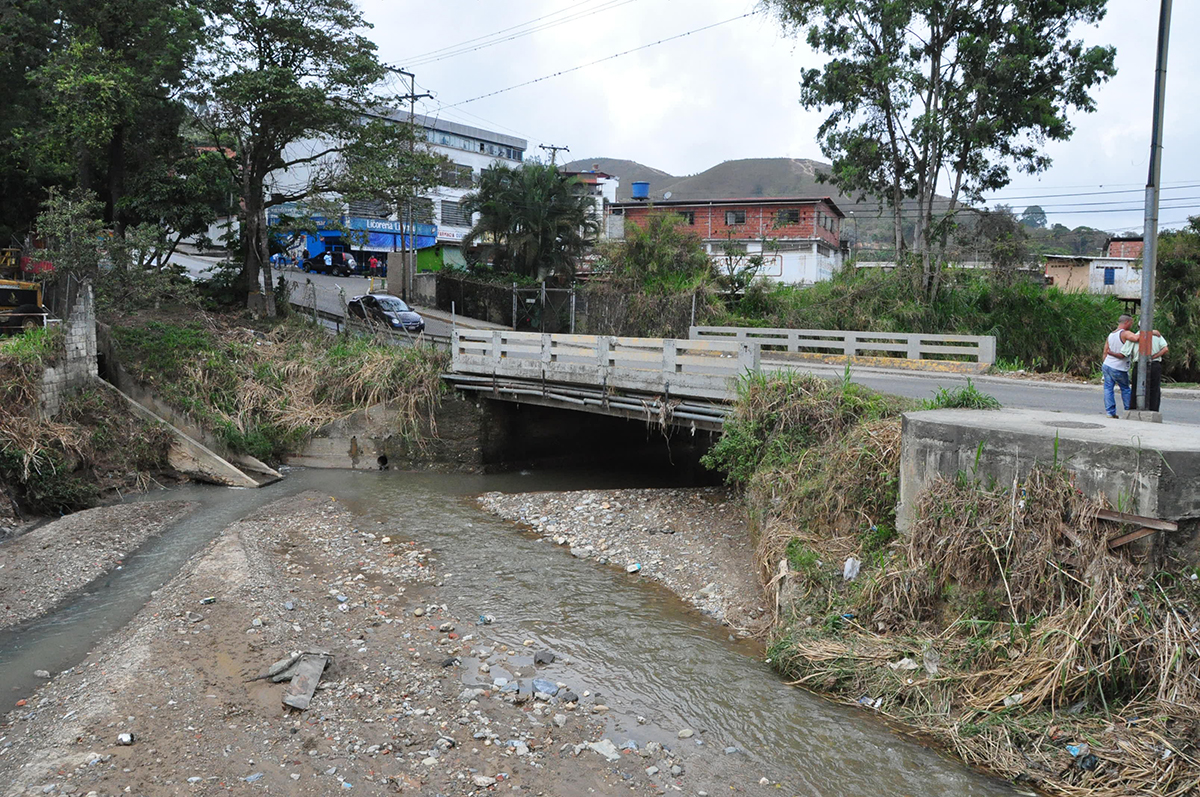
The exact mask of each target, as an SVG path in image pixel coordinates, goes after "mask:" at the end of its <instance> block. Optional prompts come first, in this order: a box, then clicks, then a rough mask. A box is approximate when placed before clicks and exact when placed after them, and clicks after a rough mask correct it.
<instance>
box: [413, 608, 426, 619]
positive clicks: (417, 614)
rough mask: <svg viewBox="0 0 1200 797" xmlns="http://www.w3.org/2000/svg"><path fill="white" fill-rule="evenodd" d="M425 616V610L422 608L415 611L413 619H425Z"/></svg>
mask: <svg viewBox="0 0 1200 797" xmlns="http://www.w3.org/2000/svg"><path fill="white" fill-rule="evenodd" d="M424 616H425V610H424V609H422V608H421V607H420V606H418V607H417V608H415V609H413V617H424Z"/></svg>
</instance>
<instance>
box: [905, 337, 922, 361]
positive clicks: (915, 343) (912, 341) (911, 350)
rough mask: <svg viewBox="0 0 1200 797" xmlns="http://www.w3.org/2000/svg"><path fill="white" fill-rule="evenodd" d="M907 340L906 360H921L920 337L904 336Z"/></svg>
mask: <svg viewBox="0 0 1200 797" xmlns="http://www.w3.org/2000/svg"><path fill="white" fill-rule="evenodd" d="M905 337H906V338H907V339H908V359H910V360H919V359H921V337H920V336H919V335H905Z"/></svg>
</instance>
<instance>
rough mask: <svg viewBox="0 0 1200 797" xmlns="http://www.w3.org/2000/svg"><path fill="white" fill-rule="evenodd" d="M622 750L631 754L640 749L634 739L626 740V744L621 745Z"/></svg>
mask: <svg viewBox="0 0 1200 797" xmlns="http://www.w3.org/2000/svg"><path fill="white" fill-rule="evenodd" d="M621 749H622V750H625V751H627V752H630V753H636V752H637V749H638V743H637V742H635V741H634V740H633V739H626V740H625V743H624V744H622V745H621Z"/></svg>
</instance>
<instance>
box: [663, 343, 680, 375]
mask: <svg viewBox="0 0 1200 797" xmlns="http://www.w3.org/2000/svg"><path fill="white" fill-rule="evenodd" d="M677 344H678V341H676V340H675V339H674V338H667V339H666V340H664V341H663V358H662V370H663V374H664V375H665V376H666V378H668V379H670V378H671V374H674V373H676V372H677V371H678V370H679V365H678V363H677V362H676V355H677V354H678V348H677Z"/></svg>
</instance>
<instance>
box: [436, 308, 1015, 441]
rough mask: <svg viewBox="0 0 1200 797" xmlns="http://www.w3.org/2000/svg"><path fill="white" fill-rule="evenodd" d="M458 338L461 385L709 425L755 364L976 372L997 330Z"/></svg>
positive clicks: (718, 419)
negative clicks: (989, 334) (982, 334)
mask: <svg viewBox="0 0 1200 797" xmlns="http://www.w3.org/2000/svg"><path fill="white" fill-rule="evenodd" d="M450 347H451V354H452V366H451V368H452V370H451V373H449V374H447V375H446V379H447V380H448V381H450V382H451V383H453V384H454V385H455V386H456V387H457V388H458V389H460V390H464V391H471V392H476V393H481V394H485V395H487V396H488V397H489V398H493V399H498V400H502V401H512V402H517V403H523V404H537V405H542V406H551V407H560V408H564V409H574V410H579V411H583V412H591V413H597V414H604V415H613V416H618V417H626V418H642V419H645V420H647V421H650V422H657V423H660V424H663V425H674V426H683V427H690V428H693V429H705V430H709V431H716V430H719V429H720V428H721V426H722V424H723V422H724V419H725V415H726V414H727V413H728V411H729V405H730V404H731V403H732V402H733V400H734V399H735V398H736V397H737V385H738V381H739V379H740V378H741V377H743V376H745V375H746V374H748V373H760V372H769V371H781V370H788V369H791V368H795V367H797V366H798V365H801V364H804V365H806V366H809V365H813V364H830V363H834V364H839V363H853V364H854V365H856V366H858V365H868V366H870V365H879V364H881V363H882V362H884V361H886V362H887V363H889V364H893V367H901V368H908V369H914V368H921V369H932V370H938V371H942V372H946V371H953V372H967V373H975V372H978V371H980V370H982V369H986V368H987V367H988V366H989V365H990V364H991V362H992V360H994V359H995V356H994V355H995V339H994V338H977V337H970V336H962V335H913V334H904V333H899V334H891V333H868V332H841V331H831V330H794V329H793V330H787V329H784V330H779V329H744V328H736V327H693V328H692V330H691V338H690V339H688V340H675V339H670V338H666V339H664V338H627V337H616V336H606V335H551V334H539V333H536V332H512V331H509V330H498V329H496V330H467V329H459V330H456V331H455V332H454V334H453V337H452V339H451V342H450ZM933 356H953V357H956V358H958V359H954V360H950V359H931V357H933Z"/></svg>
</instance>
